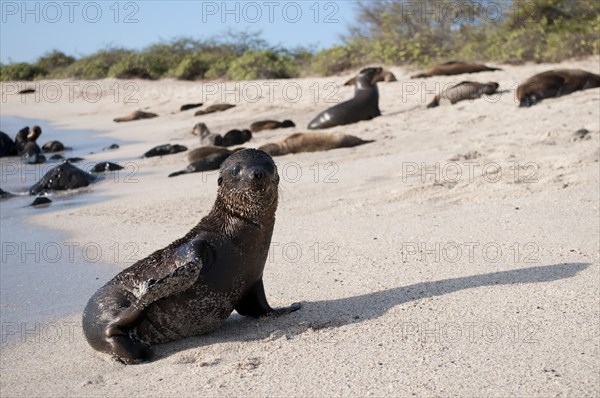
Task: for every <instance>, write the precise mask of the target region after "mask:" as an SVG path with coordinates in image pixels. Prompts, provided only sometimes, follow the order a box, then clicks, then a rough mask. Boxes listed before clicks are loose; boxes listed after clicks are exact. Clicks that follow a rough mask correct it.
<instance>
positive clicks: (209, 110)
mask: <svg viewBox="0 0 600 398" xmlns="http://www.w3.org/2000/svg"><path fill="white" fill-rule="evenodd" d="M234 106H235V105H232V104H214V105H211V106H209V107H208V108H206V109H202V110H199V111H196V113H194V116H200V115H206V114H208V113H214V112H223V111H226V110H227V109H229V108H233V107H234Z"/></svg>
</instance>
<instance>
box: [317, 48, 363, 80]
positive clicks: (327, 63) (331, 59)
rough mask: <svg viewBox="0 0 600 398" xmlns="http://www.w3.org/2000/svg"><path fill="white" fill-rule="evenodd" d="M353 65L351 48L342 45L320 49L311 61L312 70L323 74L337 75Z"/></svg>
mask: <svg viewBox="0 0 600 398" xmlns="http://www.w3.org/2000/svg"><path fill="white" fill-rule="evenodd" d="M353 67H354V64H353V62H352V54H351V52H350V50H349V49H348V48H346V47H342V46H336V47H333V48H328V49H326V50H322V51H319V52H318V53H316V54H315V56H314V57H313V58H312V62H311V70H312V71H313V72H314V73H316V74H318V75H321V76H331V75H335V74H337V73H340V72H343V71H345V70H348V69H351V68H353Z"/></svg>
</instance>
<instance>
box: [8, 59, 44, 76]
mask: <svg viewBox="0 0 600 398" xmlns="http://www.w3.org/2000/svg"><path fill="white" fill-rule="evenodd" d="M45 75H46V71H45V70H43V69H41V68H40V67H38V66H36V65H31V64H28V63H26V62H20V63H16V64H10V65H3V66H2V68H0V80H2V81H9V80H10V81H19V80H34V79H40V78H43V77H44V76H45Z"/></svg>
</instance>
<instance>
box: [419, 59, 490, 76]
mask: <svg viewBox="0 0 600 398" xmlns="http://www.w3.org/2000/svg"><path fill="white" fill-rule="evenodd" d="M495 70H502V69H500V68H491V67H489V66H485V65H481V64H467V63H465V62H460V61H450V62H446V63H445V64H441V65H437V66H434V67H433V68H431V69H429V70H427V71H425V72H421V73H418V74H416V75H413V76H411V77H410V78H411V79H418V78H420V77H431V76H452V75H460V74H463V73H478V72H488V71H495Z"/></svg>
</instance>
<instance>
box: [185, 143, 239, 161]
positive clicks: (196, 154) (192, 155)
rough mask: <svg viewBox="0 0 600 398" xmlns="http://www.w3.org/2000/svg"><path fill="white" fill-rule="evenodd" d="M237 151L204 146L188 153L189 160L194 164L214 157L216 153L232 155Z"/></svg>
mask: <svg viewBox="0 0 600 398" xmlns="http://www.w3.org/2000/svg"><path fill="white" fill-rule="evenodd" d="M242 149H243V148H242ZM236 150H237V149H236ZM236 150H231V149H227V148H224V147H221V146H203V147H200V148H196V149H192V150H191V151H190V152H189V153H188V155H187V158H188V160H189V162H190V163H193V162H196V161H198V160H201V159H204V158H205V157H207V156H208V155H212V154H214V153H226V154H228V155H231V154H232V153H233V152H235V151H236Z"/></svg>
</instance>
